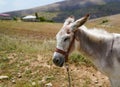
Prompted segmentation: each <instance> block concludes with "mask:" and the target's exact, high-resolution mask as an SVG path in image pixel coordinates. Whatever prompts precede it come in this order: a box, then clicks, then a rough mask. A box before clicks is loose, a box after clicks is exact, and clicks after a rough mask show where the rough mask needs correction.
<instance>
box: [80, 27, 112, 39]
mask: <svg viewBox="0 0 120 87" xmlns="http://www.w3.org/2000/svg"><path fill="white" fill-rule="evenodd" d="M79 29H80V30H81V32H82V33H85V34H86V35H87V36H89V39H91V40H94V41H99V40H104V39H111V38H113V33H109V32H107V31H105V30H103V29H98V28H93V29H87V27H85V26H84V25H83V26H81V27H80V28H79Z"/></svg>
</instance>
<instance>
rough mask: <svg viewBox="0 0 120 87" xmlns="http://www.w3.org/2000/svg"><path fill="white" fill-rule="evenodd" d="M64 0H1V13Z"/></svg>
mask: <svg viewBox="0 0 120 87" xmlns="http://www.w3.org/2000/svg"><path fill="white" fill-rule="evenodd" d="M59 1H63V0H0V13H3V12H8V11H15V10H22V9H29V8H33V7H37V6H44V5H47V4H51V3H55V2H59Z"/></svg>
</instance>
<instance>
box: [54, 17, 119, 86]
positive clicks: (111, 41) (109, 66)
mask: <svg viewBox="0 0 120 87" xmlns="http://www.w3.org/2000/svg"><path fill="white" fill-rule="evenodd" d="M88 18H89V15H86V16H84V17H83V18H81V19H78V20H77V21H75V22H74V18H73V17H69V18H68V19H66V21H65V23H64V25H63V27H62V29H61V30H60V31H59V32H58V33H57V35H56V39H57V47H56V51H55V52H54V55H53V62H54V63H55V65H57V66H59V67H62V66H63V65H64V63H65V62H66V61H67V58H68V55H69V54H70V53H71V52H72V51H73V50H74V49H75V48H77V49H78V51H79V52H80V53H81V54H83V56H85V57H87V58H89V59H90V60H91V61H92V62H93V63H94V65H95V66H96V67H97V68H98V70H100V71H101V72H102V73H104V74H105V75H106V76H108V77H109V79H110V82H111V85H112V87H120V34H115V33H108V32H106V31H104V30H100V29H87V28H86V27H85V26H83V24H84V23H85V22H86V21H87V19H88Z"/></svg>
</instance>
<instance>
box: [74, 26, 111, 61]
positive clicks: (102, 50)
mask: <svg viewBox="0 0 120 87" xmlns="http://www.w3.org/2000/svg"><path fill="white" fill-rule="evenodd" d="M91 32H92V30H91V31H90V30H88V29H85V28H83V27H81V28H80V29H79V30H78V31H77V32H76V34H75V35H76V38H77V40H78V42H79V45H80V49H78V50H79V51H80V52H81V53H83V55H84V56H86V57H89V58H91V59H92V60H93V59H97V58H99V59H100V58H103V57H105V56H106V55H108V53H107V52H109V51H108V50H110V49H111V44H112V35H109V37H106V36H105V37H104V36H102V37H99V36H96V35H95V34H92V33H91Z"/></svg>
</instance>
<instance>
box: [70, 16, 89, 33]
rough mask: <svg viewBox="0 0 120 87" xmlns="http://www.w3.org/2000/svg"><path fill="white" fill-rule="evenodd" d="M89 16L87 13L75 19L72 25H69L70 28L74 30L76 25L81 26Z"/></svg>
mask: <svg viewBox="0 0 120 87" xmlns="http://www.w3.org/2000/svg"><path fill="white" fill-rule="evenodd" d="M88 18H89V14H87V15H85V16H84V17H82V18H80V19H78V20H77V21H75V22H74V23H73V24H72V25H71V29H72V31H75V30H76V29H78V27H80V26H82V25H83V24H84V23H85V22H86V21H87V20H88Z"/></svg>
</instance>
